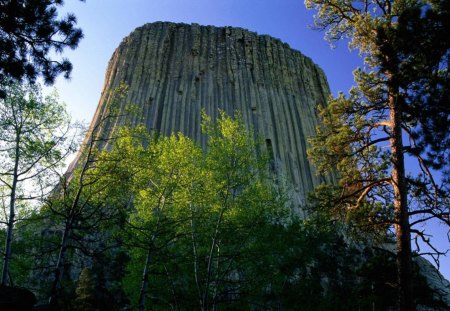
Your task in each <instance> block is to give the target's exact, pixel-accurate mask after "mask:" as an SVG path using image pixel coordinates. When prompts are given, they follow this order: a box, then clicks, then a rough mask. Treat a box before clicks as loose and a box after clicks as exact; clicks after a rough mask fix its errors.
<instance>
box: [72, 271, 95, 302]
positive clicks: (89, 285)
mask: <svg viewBox="0 0 450 311" xmlns="http://www.w3.org/2000/svg"><path fill="white" fill-rule="evenodd" d="M75 293H76V298H75V309H76V310H83V311H96V310H98V308H96V307H95V305H96V284H95V280H94V277H93V276H92V273H91V270H90V269H89V268H84V269H83V270H82V271H81V274H80V278H79V279H78V287H77V289H76V291H75Z"/></svg>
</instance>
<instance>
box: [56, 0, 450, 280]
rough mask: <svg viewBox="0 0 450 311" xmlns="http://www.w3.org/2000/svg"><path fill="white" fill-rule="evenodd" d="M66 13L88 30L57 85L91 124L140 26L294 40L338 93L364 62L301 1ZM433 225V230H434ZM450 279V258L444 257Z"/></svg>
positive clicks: (126, 6)
mask: <svg viewBox="0 0 450 311" xmlns="http://www.w3.org/2000/svg"><path fill="white" fill-rule="evenodd" d="M65 2H66V4H65V6H64V7H63V9H62V10H61V12H73V13H74V14H75V15H76V16H77V18H78V25H79V27H81V28H82V29H83V31H84V36H85V37H84V39H83V40H82V41H81V43H80V45H79V46H78V48H77V49H76V50H74V51H65V52H64V55H63V56H64V57H67V58H69V59H70V60H71V61H72V63H73V66H74V69H73V72H72V78H71V80H70V81H67V80H64V79H63V78H62V77H59V78H58V79H57V82H56V84H55V87H56V88H57V89H58V91H59V93H60V97H61V100H62V101H64V102H65V103H66V104H67V107H68V110H69V111H70V113H71V115H72V117H73V118H74V119H77V120H84V121H87V122H89V121H90V120H91V118H92V116H93V114H94V110H95V108H96V107H97V104H98V101H99V98H100V94H101V91H102V87H103V81H104V77H105V71H106V67H107V64H108V61H109V59H110V57H111V55H112V53H113V52H114V50H115V48H116V47H117V46H118V45H119V43H120V42H121V41H122V39H123V38H124V37H125V36H127V35H128V34H129V33H130V32H131V31H133V30H134V29H135V28H136V27H139V26H141V25H143V24H145V23H151V22H156V21H171V22H183V23H198V24H202V25H215V26H235V27H243V28H246V29H249V30H251V31H256V32H257V33H259V34H268V35H271V36H273V37H276V38H279V39H281V40H282V41H284V42H286V43H288V44H289V45H290V46H291V48H294V49H296V50H299V51H301V52H302V53H303V54H305V55H306V56H309V57H310V58H312V60H313V61H314V62H315V63H316V64H318V65H319V66H320V67H321V68H322V69H323V70H324V71H325V74H326V75H327V77H328V82H329V84H330V89H331V91H332V93H333V94H337V92H338V91H344V92H346V91H348V90H349V88H350V87H351V86H352V85H353V75H352V71H353V70H354V69H355V68H356V67H358V66H361V64H362V61H361V59H360V58H359V56H358V53H357V52H350V51H349V49H348V48H347V44H346V43H345V42H340V43H338V45H337V46H336V48H334V49H332V48H331V47H330V45H329V44H328V43H327V42H326V41H325V40H324V39H323V36H324V34H323V33H321V32H318V31H314V30H312V29H311V28H310V26H311V25H312V24H313V15H314V12H313V11H307V10H306V9H305V6H304V4H303V1H301V0H126V1H124V0H87V1H86V2H81V1H77V0H67V1H65ZM428 229H430V228H428ZM431 229H432V233H433V234H434V235H435V237H436V240H437V241H438V244H439V245H440V246H441V248H449V247H450V246H449V245H448V242H447V240H446V237H445V233H446V230H447V231H448V229H446V228H444V227H440V226H437V225H434V226H432V227H431ZM441 270H442V271H441V272H442V273H443V274H444V275H445V276H446V278H447V279H450V257H446V258H445V259H444V260H442V261H441Z"/></svg>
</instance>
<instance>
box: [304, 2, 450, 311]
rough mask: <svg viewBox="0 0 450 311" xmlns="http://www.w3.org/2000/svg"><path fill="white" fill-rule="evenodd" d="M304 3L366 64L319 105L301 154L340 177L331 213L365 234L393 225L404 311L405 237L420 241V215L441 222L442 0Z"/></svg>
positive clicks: (448, 148) (445, 145) (445, 58)
mask: <svg viewBox="0 0 450 311" xmlns="http://www.w3.org/2000/svg"><path fill="white" fill-rule="evenodd" d="M305 4H306V6H307V7H308V8H314V9H316V10H317V12H318V13H317V15H316V27H317V28H318V29H322V30H327V33H326V34H327V38H328V39H330V40H332V41H336V40H339V39H342V38H348V39H349V40H350V47H351V48H354V49H358V50H359V51H360V54H361V55H362V56H364V61H365V68H364V69H358V70H356V71H355V73H354V74H355V81H356V82H357V86H356V87H354V88H352V89H351V90H350V94H349V96H345V95H343V94H340V95H339V96H338V97H337V98H334V99H331V100H330V102H329V104H328V106H327V107H323V108H322V109H321V117H322V120H323V126H322V127H321V128H319V129H318V136H317V137H316V138H314V139H312V140H311V145H312V147H311V149H310V150H309V155H310V158H311V159H312V160H313V161H314V162H315V163H316V165H317V167H318V170H319V171H320V172H326V171H330V170H332V169H334V168H336V169H337V170H338V172H339V173H340V177H341V179H340V189H339V190H338V191H334V193H333V194H334V199H335V202H333V204H327V205H328V207H330V208H331V209H332V210H333V211H334V212H336V214H340V215H344V216H345V217H346V218H347V219H348V218H349V217H351V218H353V220H359V222H358V224H359V225H360V228H364V229H367V228H369V227H373V226H375V227H377V228H378V229H382V230H381V231H383V229H389V228H392V227H393V229H394V231H395V240H396V249H397V270H398V282H399V284H398V285H399V309H400V310H413V309H414V296H413V294H412V289H411V285H410V284H411V257H412V251H411V232H414V233H416V234H417V236H418V237H421V238H422V240H423V242H425V243H429V239H428V238H427V237H426V236H425V235H424V233H423V232H422V231H419V230H416V229H414V228H411V227H412V226H413V225H417V224H419V223H421V222H423V221H426V220H429V219H437V220H440V221H441V222H443V223H444V224H446V225H450V223H449V220H448V216H447V215H448V209H449V202H448V200H447V199H446V196H447V195H448V190H449V185H448V179H447V178H446V177H445V174H446V173H448V169H449V167H448V163H449V153H450V140H449V138H448V133H447V131H448V127H449V123H450V118H449V112H450V110H449V108H448V102H449V89H450V87H449V79H448V66H449V49H450V42H449V38H448V32H449V29H450V28H449V23H448V20H449V19H448V17H449V4H448V1H439V0H438V1H434V0H433V1H394V0H387V1H371V0H369V1H349V0H306V1H305ZM405 157H406V159H407V160H408V161H410V160H411V159H412V158H414V159H416V160H417V161H418V166H419V173H418V174H417V175H415V176H412V175H410V174H409V172H407V171H406V169H405ZM437 171H438V172H439V173H440V174H443V175H442V176H444V178H442V179H441V180H440V182H439V179H436V174H434V173H436V172H437ZM322 189H323V188H322ZM319 196H320V195H319ZM321 198H322V199H323V198H324V196H321ZM430 246H432V245H431V244H430ZM435 254H437V255H439V254H440V253H439V252H438V251H437V252H436V253H435Z"/></svg>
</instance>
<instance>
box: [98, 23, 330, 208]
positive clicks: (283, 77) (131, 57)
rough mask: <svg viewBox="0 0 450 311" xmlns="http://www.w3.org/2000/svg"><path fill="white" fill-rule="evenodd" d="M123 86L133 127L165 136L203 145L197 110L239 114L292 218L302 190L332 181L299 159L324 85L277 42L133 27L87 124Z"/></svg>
mask: <svg viewBox="0 0 450 311" xmlns="http://www.w3.org/2000/svg"><path fill="white" fill-rule="evenodd" d="M122 81H123V82H125V84H127V85H128V86H129V92H128V97H127V98H126V99H125V100H123V102H122V103H121V104H120V108H121V109H123V108H124V107H125V104H127V103H130V102H131V103H133V104H135V105H137V106H139V107H140V108H141V109H142V113H140V114H138V115H137V116H135V117H134V119H132V120H131V122H132V123H136V122H143V123H144V124H145V125H146V126H147V127H148V128H149V129H151V130H156V131H158V132H160V133H162V134H165V135H168V134H171V133H173V132H175V133H176V132H182V133H184V134H185V135H188V136H189V137H191V138H193V139H194V140H196V141H198V142H200V143H201V144H202V145H203V146H205V145H206V141H205V137H204V136H203V135H202V134H201V130H200V121H201V117H200V112H201V110H202V109H204V110H205V111H206V113H207V114H208V115H210V116H212V117H213V118H214V117H216V116H217V115H218V112H219V109H221V110H224V111H225V112H227V113H228V114H229V115H233V114H234V113H235V112H236V111H240V112H241V113H242V115H243V118H244V121H245V123H246V125H247V127H248V128H249V129H253V130H254V133H255V136H258V137H262V138H263V139H264V140H265V144H266V147H267V148H268V149H270V150H271V151H272V152H273V156H274V164H275V167H276V168H277V171H278V173H279V174H280V176H284V177H285V178H286V179H287V180H288V184H290V185H291V194H292V198H293V199H292V202H293V204H292V205H293V209H294V210H295V211H296V212H297V213H300V214H303V211H302V209H301V206H302V205H303V204H304V202H305V198H306V196H307V193H308V192H310V191H311V190H313V188H314V187H315V186H316V185H318V184H319V183H320V182H323V181H327V182H331V181H332V177H331V176H323V177H319V176H317V175H316V173H315V171H314V169H313V167H312V166H311V165H310V163H309V161H308V159H307V156H306V149H307V143H306V140H307V138H308V137H310V136H312V135H314V133H315V128H316V126H317V124H318V121H317V117H316V107H317V106H318V105H323V104H325V103H326V101H327V97H328V95H329V88H328V83H327V80H326V78H325V75H324V73H323V71H322V70H321V69H320V68H319V67H318V66H317V65H315V64H314V63H313V62H312V61H311V59H309V58H308V57H306V56H304V55H303V54H301V53H300V52H298V51H295V50H293V49H291V48H290V47H289V46H288V45H287V44H286V43H283V42H281V41H280V40H278V39H275V38H272V37H270V36H267V35H264V36H261V35H258V34H256V33H254V32H250V31H247V30H245V29H241V28H232V27H214V26H199V25H197V24H192V25H187V24H175V23H167V22H157V23H151V24H146V25H144V26H142V27H139V28H137V29H136V30H134V31H133V32H132V33H131V34H130V35H129V36H128V37H126V38H125V39H124V40H123V41H122V43H121V44H120V46H119V47H118V48H117V49H116V51H115V52H114V54H113V56H112V58H111V60H110V62H109V65H108V69H107V72H106V77H105V84H104V88H103V92H102V97H101V100H100V104H99V106H98V108H97V111H96V114H95V117H94V119H93V121H92V122H93V124H95V123H96V122H98V120H99V118H100V117H101V116H102V114H104V113H105V105H106V104H107V103H108V101H109V100H110V97H111V90H113V89H114V88H115V87H117V86H118V85H119V83H120V82H122ZM116 126H117V124H111V125H109V126H108V127H107V128H108V129H107V130H111V129H113V128H114V127H116Z"/></svg>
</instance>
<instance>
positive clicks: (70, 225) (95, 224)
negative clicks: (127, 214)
mask: <svg viewBox="0 0 450 311" xmlns="http://www.w3.org/2000/svg"><path fill="white" fill-rule="evenodd" d="M126 92H127V87H126V86H125V85H124V84H121V85H120V86H119V87H117V88H116V89H115V90H113V92H112V93H111V97H110V98H109V102H108V103H107V105H106V108H105V110H104V111H103V112H102V113H101V115H100V116H99V118H98V119H97V120H96V121H97V122H96V123H95V124H92V125H91V127H90V128H89V129H88V131H87V133H86V136H85V139H84V141H83V143H82V144H81V146H80V150H79V152H78V155H77V157H76V159H75V160H74V161H73V163H72V165H71V166H70V167H69V169H68V172H66V173H65V174H63V175H61V176H60V179H59V183H58V185H57V186H56V188H55V189H54V191H53V193H52V196H51V197H49V199H48V200H47V201H46V202H45V203H46V204H45V205H44V206H43V208H42V213H43V214H45V215H50V226H53V227H54V228H55V230H57V231H59V232H60V233H61V236H60V241H59V243H58V247H57V249H58V256H57V260H56V264H55V267H54V269H53V273H52V275H53V277H52V285H51V290H50V298H49V303H50V304H56V303H57V301H58V298H59V295H60V291H61V287H62V280H63V277H64V274H65V267H66V261H67V257H68V255H69V254H68V253H69V251H70V250H73V249H77V250H79V251H80V252H82V253H83V254H84V255H85V256H91V257H93V256H95V255H96V253H101V252H103V251H105V249H108V247H110V246H109V245H105V246H103V247H98V248H97V249H94V247H93V245H96V243H95V242H97V243H98V244H101V243H100V241H98V239H96V235H100V237H99V238H100V240H106V239H107V237H106V236H102V234H101V233H100V234H99V231H102V230H101V229H105V227H102V226H110V228H109V229H112V228H111V227H113V226H114V225H115V224H116V223H115V221H116V220H118V219H119V215H120V214H121V212H122V211H123V209H122V208H126V207H127V205H128V203H129V195H127V193H126V192H124V191H126V188H125V187H121V186H120V185H119V182H120V179H114V178H111V176H112V171H114V170H115V169H116V163H112V165H103V166H102V165H100V164H99V163H100V162H101V161H102V159H101V156H100V155H101V151H102V150H103V149H104V148H106V146H107V144H112V142H113V140H114V139H117V138H118V137H115V135H117V133H115V132H114V131H111V132H107V131H104V129H105V128H111V127H112V125H114V124H115V123H116V122H125V121H124V119H125V117H126V116H127V115H128V114H129V113H131V112H130V109H125V111H123V112H118V111H117V109H116V107H115V106H116V104H117V103H118V102H119V101H120V100H122V99H123V98H124V96H125V95H126ZM107 164H110V163H107ZM99 167H100V168H99ZM113 176H115V177H117V173H114V175H113Z"/></svg>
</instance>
